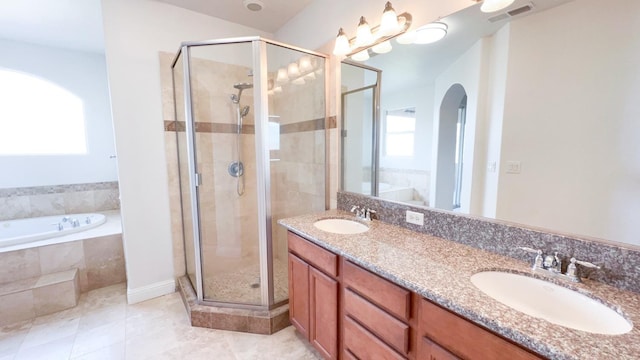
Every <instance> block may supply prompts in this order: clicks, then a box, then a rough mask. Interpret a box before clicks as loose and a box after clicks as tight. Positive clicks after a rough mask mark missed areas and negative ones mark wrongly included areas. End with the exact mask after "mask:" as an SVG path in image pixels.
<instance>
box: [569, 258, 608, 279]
mask: <svg viewBox="0 0 640 360" xmlns="http://www.w3.org/2000/svg"><path fill="white" fill-rule="evenodd" d="M569 261H570V262H571V263H570V264H569V266H567V272H566V273H565V275H566V276H567V277H568V278H569V279H570V280H571V281H574V282H580V281H581V280H580V276H579V275H578V268H577V266H576V264H580V265H582V266H584V267H588V268H594V269H600V266H598V265H596V264H593V263H590V262H588V261H582V260H577V259H576V258H574V257H572V258H571V260H569Z"/></svg>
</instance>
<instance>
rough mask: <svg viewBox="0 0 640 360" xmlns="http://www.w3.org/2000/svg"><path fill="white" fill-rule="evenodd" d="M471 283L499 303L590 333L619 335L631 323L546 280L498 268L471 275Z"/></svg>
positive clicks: (625, 330) (578, 294)
mask: <svg viewBox="0 0 640 360" xmlns="http://www.w3.org/2000/svg"><path fill="white" fill-rule="evenodd" d="M471 282H472V283H473V285H475V286H476V287H477V288H478V289H480V290H481V291H482V292H484V293H485V294H487V295H489V296H490V297H492V298H494V299H495V300H498V301H499V302H501V303H503V304H505V305H507V306H509V307H511V308H513V309H515V310H518V311H520V312H523V313H525V314H527V315H531V316H534V317H537V318H541V319H544V320H547V321H549V322H551V323H554V324H557V325H561V326H565V327H568V328H571V329H576V330H581V331H586V332H589V333H594V334H606V335H620V334H625V333H628V332H629V331H631V329H632V328H633V325H632V324H631V323H630V322H629V321H627V320H626V319H625V318H624V317H623V316H622V315H620V314H618V313H617V312H615V311H614V310H613V309H611V308H609V307H608V306H606V305H604V304H602V303H600V302H598V301H597V300H594V299H592V298H590V297H588V296H585V295H582V294H580V293H578V292H576V291H573V290H569V289H567V288H564V287H562V286H558V285H556V284H553V283H550V282H548V281H544V280H540V279H536V278H532V277H530V276H525V275H518V274H512V273H506V272H500V271H485V272H480V273H477V274H474V275H472V276H471Z"/></svg>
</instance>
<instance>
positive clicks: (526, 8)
mask: <svg viewBox="0 0 640 360" xmlns="http://www.w3.org/2000/svg"><path fill="white" fill-rule="evenodd" d="M531 10H533V3H529V4H527V5H524V6H521V7H519V8H516V9H513V10H509V11H507V12H504V13H502V14H498V15H496V16H493V17H490V18H489V22H492V23H495V22H498V21H502V20H505V19H509V18H512V17H514V16H518V15H522V14H525V13H528V12H529V11H531Z"/></svg>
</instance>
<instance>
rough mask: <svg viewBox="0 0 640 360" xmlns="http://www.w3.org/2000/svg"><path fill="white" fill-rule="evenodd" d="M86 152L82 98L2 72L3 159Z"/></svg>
mask: <svg viewBox="0 0 640 360" xmlns="http://www.w3.org/2000/svg"><path fill="white" fill-rule="evenodd" d="M86 153H87V144H86V135H85V123H84V108H83V103H82V100H81V99H80V98H79V97H77V96H75V95H74V94H72V93H70V92H69V91H67V90H65V89H63V88H61V87H60V86H58V85H55V84H53V83H51V82H49V81H47V80H43V79H41V78H38V77H36V76H33V75H29V74H25V73H21V72H17V71H11V70H5V69H0V156H2V155H4V156H16V155H60V154H86Z"/></svg>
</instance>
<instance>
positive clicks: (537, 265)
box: [520, 246, 544, 271]
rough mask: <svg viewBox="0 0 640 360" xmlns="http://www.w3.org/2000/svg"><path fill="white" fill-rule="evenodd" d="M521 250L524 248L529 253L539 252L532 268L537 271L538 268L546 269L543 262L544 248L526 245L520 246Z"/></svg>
mask: <svg viewBox="0 0 640 360" xmlns="http://www.w3.org/2000/svg"><path fill="white" fill-rule="evenodd" d="M520 249H521V250H524V251H526V252H528V253H533V254H537V255H536V258H535V260H534V261H533V266H532V267H531V270H533V271H535V270H536V269H544V264H543V261H544V260H543V259H542V258H543V256H542V250H540V249H532V248H530V247H526V246H520Z"/></svg>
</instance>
